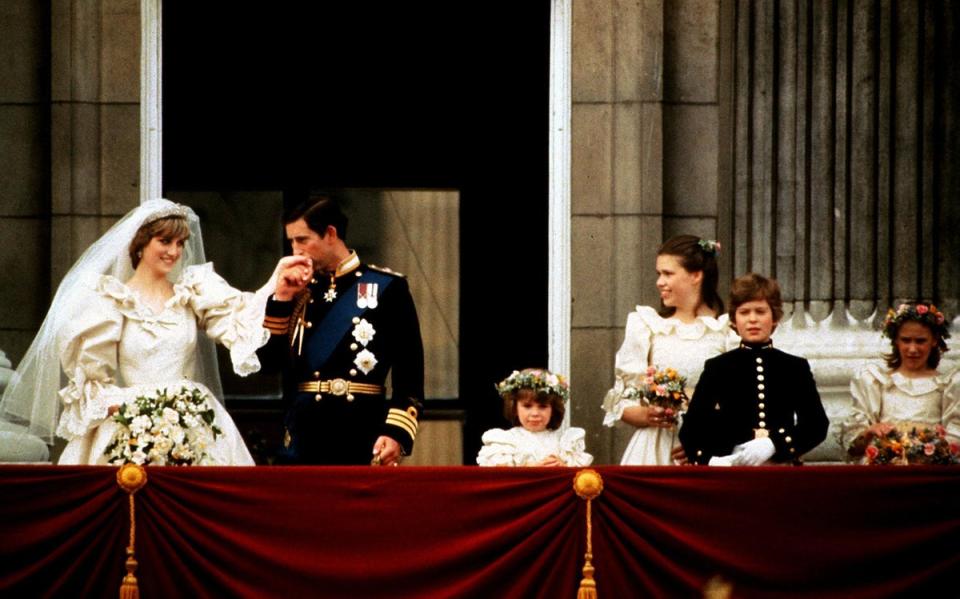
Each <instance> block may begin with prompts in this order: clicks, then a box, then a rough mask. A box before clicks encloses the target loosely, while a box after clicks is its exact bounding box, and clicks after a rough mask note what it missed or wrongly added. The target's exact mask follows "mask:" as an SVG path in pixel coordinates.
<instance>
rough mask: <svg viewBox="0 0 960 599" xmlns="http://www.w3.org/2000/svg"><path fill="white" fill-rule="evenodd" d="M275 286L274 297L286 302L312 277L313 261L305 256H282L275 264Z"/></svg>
mask: <svg viewBox="0 0 960 599" xmlns="http://www.w3.org/2000/svg"><path fill="white" fill-rule="evenodd" d="M277 271H279V274H278V275H277V287H276V290H275V292H274V297H276V299H277V300H278V301H281V302H286V301H290V300H291V299H293V297H294V296H295V295H297V293H299V292H300V290H301V289H303V288H304V287H306V286H307V284H308V283H309V282H310V279H311V277H313V263H312V262H311V261H310V258H308V257H306V256H284V257H283V258H281V259H280V262H279V263H278V264H277Z"/></svg>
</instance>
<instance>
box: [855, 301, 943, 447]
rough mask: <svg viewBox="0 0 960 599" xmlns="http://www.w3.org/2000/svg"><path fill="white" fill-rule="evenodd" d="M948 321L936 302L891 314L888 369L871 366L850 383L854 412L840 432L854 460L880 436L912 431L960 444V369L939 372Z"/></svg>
mask: <svg viewBox="0 0 960 599" xmlns="http://www.w3.org/2000/svg"><path fill="white" fill-rule="evenodd" d="M947 322H948V321H947V318H946V316H945V315H944V314H943V312H941V311H940V310H938V309H937V307H936V306H935V305H933V304H932V303H930V302H925V301H921V302H910V303H904V304H900V305H899V306H898V307H897V309H896V311H894V310H892V309H891V310H889V311H888V312H887V318H886V320H885V321H884V323H883V335H884V336H885V337H887V338H888V339H890V344H891V350H892V351H891V353H890V354H887V355H885V356H884V359H885V361H886V368H883V367H881V366H879V365H876V364H871V365H869V366H867V367H866V368H864V369H863V370H861V371H860V372H859V373H858V374H857V376H856V377H855V378H854V379H853V380H852V381H851V383H850V395H851V396H852V397H853V409H852V413H851V415H850V417H849V418H848V419H847V420H846V421H845V422H844V423H843V426H842V427H841V430H840V443H841V445H843V446H844V447H846V448H847V451H848V454H849V455H850V456H851V457H852V458H855V459H857V458H861V457H863V456H864V454H865V452H866V451H867V449H868V448H869V446H870V445H871V444H872V442H873V441H874V440H875V439H876V438H878V437H885V436H886V435H888V434H889V433H891V431H894V430H896V431H899V432H901V433H908V432H909V431H910V430H911V429H913V428H915V427H916V428H917V429H918V430H922V429H924V428H929V429H931V430H935V431H938V434H940V435H941V436H943V437H945V438H946V440H947V441H949V442H950V443H954V444H955V443H958V442H960V369H958V368H953V369H951V370H950V371H949V372H941V371H940V370H939V369H938V366H939V365H940V358H941V356H942V355H943V352H945V351H947V343H946V339H948V338H949V337H950V331H949V330H948V327H947Z"/></svg>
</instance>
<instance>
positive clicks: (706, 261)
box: [657, 235, 723, 317]
mask: <svg viewBox="0 0 960 599" xmlns="http://www.w3.org/2000/svg"><path fill="white" fill-rule="evenodd" d="M700 242H701V239H700V238H699V237H697V236H696V235H676V236H674V237H671V238H670V239H668V240H666V241H665V242H663V245H661V246H660V247H659V248H658V249H657V255H658V256H675V257H676V258H677V259H678V260H679V261H680V266H682V267H683V268H684V269H685V270H686V271H687V272H702V273H703V279H702V280H701V282H700V303H701V304H706V305H707V306H709V307H710V308H711V309H712V310H715V311H716V312H717V316H719V315H720V314H723V300H722V299H720V294H719V293H718V292H717V281H718V280H719V278H720V275H719V273H718V270H717V250H716V249H714V250H708V249H705V248H704V245H703V244H701V243H700ZM716 247H717V248H718V249H719V247H720V246H719V244H717V245H716ZM676 311H677V309H676V308H672V307H670V308H668V307H666V306H663V307H661V309H660V316H663V317H670V316H673V314H674V312H676Z"/></svg>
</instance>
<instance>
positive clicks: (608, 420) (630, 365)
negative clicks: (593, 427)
mask: <svg viewBox="0 0 960 599" xmlns="http://www.w3.org/2000/svg"><path fill="white" fill-rule="evenodd" d="M641 310H650V311H652V309H651V308H648V307H646V306H642V307H638V308H637V310H636V311H634V312H631V313H630V314H629V315H628V316H627V326H626V330H625V331H624V334H623V344H622V345H621V346H620V349H618V350H617V356H616V359H615V360H614V383H613V388H612V389H610V390H609V391H607V394H606V396H605V397H604V398H603V410H604V411H605V412H606V414H605V415H604V417H603V424H604V426H613V425H614V424H616V423H617V421H619V420H620V418H621V417H622V416H623V411H624V410H625V409H626V408H628V407H632V406H638V405H640V401H639V400H637V399H628V398H624V397H623V391H624V389H625V388H626V387H627V386H635V387H636V386H639V385H640V384H641V382H642V378H643V376H644V375H645V373H646V370H647V366H648V365H649V361H650V344H651V341H652V339H653V331H652V330H651V329H650V327H649V326H648V325H647V323H646V322H645V321H644V319H643V317H642V316H641V312H640V311H641Z"/></svg>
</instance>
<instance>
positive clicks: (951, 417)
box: [941, 368, 960, 443]
mask: <svg viewBox="0 0 960 599" xmlns="http://www.w3.org/2000/svg"><path fill="white" fill-rule="evenodd" d="M945 378H946V379H947V384H946V386H945V387H944V389H943V398H942V400H941V401H942V402H943V404H942V408H941V414H942V416H941V424H943V427H944V428H945V429H947V436H949V437H950V440H951V441H953V442H954V443H960V368H957V369H956V370H954V371H953V372H951V373H949V374H947V375H946V377H945Z"/></svg>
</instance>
